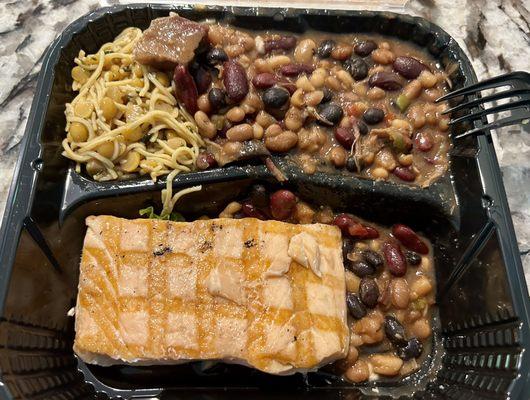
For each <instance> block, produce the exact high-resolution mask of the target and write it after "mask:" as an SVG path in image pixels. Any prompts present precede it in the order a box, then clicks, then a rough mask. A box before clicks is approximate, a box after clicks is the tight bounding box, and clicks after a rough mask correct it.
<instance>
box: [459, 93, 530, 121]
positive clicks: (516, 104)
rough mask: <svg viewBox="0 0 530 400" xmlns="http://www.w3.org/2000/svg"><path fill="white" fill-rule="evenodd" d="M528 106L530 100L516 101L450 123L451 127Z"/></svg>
mask: <svg viewBox="0 0 530 400" xmlns="http://www.w3.org/2000/svg"><path fill="white" fill-rule="evenodd" d="M528 105H530V100H528V99H525V100H519V101H514V102H513V103H506V104H501V105H498V106H495V107H491V108H487V109H485V110H480V111H478V112H476V113H471V114H467V115H464V116H462V117H460V118H457V119H452V120H451V121H449V125H454V124H458V123H459V122H464V121H469V120H473V119H477V118H480V117H482V116H484V115H489V114H495V113H498V112H500V111H504V110H513V109H516V108H522V107H526V106H528Z"/></svg>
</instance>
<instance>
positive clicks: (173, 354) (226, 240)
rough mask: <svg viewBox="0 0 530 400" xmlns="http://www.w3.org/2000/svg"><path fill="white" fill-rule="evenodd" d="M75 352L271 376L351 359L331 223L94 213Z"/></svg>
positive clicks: (113, 360)
mask: <svg viewBox="0 0 530 400" xmlns="http://www.w3.org/2000/svg"><path fill="white" fill-rule="evenodd" d="M86 224H87V226H88V229H87V233H86V236H85V240H84V246H83V254H82V259H81V268H80V277H79V292H78V297H77V306H76V311H75V315H76V321H75V330H76V336H75V343H74V350H75V352H76V353H77V354H78V356H79V357H80V358H81V359H82V360H84V361H85V362H88V363H94V364H100V365H111V364H143V365H151V364H161V363H163V364H168V363H169V364H170V363H181V362H186V361H195V360H220V361H224V362H230V363H239V364H243V365H247V366H251V367H254V368H257V369H259V370H261V371H264V372H268V373H271V374H292V373H294V372H305V371H309V370H314V369H316V368H318V367H320V366H322V365H324V364H327V363H329V362H331V361H333V360H336V359H339V358H343V357H345V356H346V354H347V351H348V345H349V330H348V326H347V322H346V302H345V274H344V267H343V264H342V250H341V235H340V231H339V229H338V228H337V227H335V226H330V225H323V224H312V225H293V224H289V223H284V222H279V221H260V220H258V219H254V218H244V219H224V218H221V219H210V220H197V221H194V222H171V221H160V220H153V219H136V220H127V219H121V218H116V217H112V216H97V217H96V216H91V217H88V218H87V219H86Z"/></svg>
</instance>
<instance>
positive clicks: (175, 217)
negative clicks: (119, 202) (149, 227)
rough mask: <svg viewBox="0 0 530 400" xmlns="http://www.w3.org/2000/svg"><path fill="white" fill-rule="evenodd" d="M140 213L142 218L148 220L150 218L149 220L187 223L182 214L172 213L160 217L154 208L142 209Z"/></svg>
mask: <svg viewBox="0 0 530 400" xmlns="http://www.w3.org/2000/svg"><path fill="white" fill-rule="evenodd" d="M139 213H140V215H141V216H146V218H148V219H161V220H166V221H175V222H185V221H186V220H185V219H184V217H183V216H182V214H181V213H178V212H175V211H174V212H172V213H171V214H166V215H158V214H156V213H155V209H154V207H152V206H151V207H146V208H142V209H141V210H140V211H139Z"/></svg>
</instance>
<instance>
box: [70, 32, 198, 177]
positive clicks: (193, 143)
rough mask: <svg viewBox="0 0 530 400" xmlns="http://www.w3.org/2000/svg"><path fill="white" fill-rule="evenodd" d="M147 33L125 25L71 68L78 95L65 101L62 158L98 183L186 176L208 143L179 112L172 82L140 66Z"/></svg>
mask: <svg viewBox="0 0 530 400" xmlns="http://www.w3.org/2000/svg"><path fill="white" fill-rule="evenodd" d="M141 37H142V30H140V29H138V28H127V29H125V30H124V31H123V32H122V33H121V34H120V35H118V36H117V37H116V39H115V40H114V41H113V42H110V43H106V44H104V45H103V46H101V48H100V49H99V51H98V52H97V53H95V54H86V53H85V51H83V50H81V51H80V52H79V55H78V57H77V58H76V59H75V64H76V66H75V67H74V68H73V69H72V77H73V84H72V88H73V90H74V91H77V92H78V94H77V96H76V97H75V98H74V99H73V100H72V102H71V103H68V104H66V110H65V114H66V121H67V122H66V131H67V132H68V133H67V136H66V138H65V139H64V140H63V143H62V144H63V148H64V152H63V155H64V156H66V157H68V158H70V159H72V160H74V161H75V162H76V163H77V166H76V168H77V171H78V172H81V168H82V166H84V168H85V169H86V172H87V173H88V175H90V176H92V177H93V179H95V180H97V181H107V180H114V179H126V178H128V177H131V176H137V175H138V174H140V175H149V176H150V177H151V178H152V179H153V180H156V179H157V177H159V176H163V175H168V174H170V173H172V175H170V177H169V178H170V179H168V180H171V179H172V178H173V177H174V176H175V175H176V174H178V173H181V172H189V171H192V170H193V169H194V168H195V163H196V159H197V156H198V154H199V148H200V147H201V146H202V145H203V140H202V138H201V136H200V135H199V133H198V130H197V126H196V124H195V121H194V120H193V117H191V116H190V115H189V114H188V113H187V112H186V111H185V110H184V109H183V108H181V107H180V105H179V103H178V102H177V100H176V98H175V96H174V90H173V89H172V87H171V77H170V76H168V74H166V73H164V72H161V71H160V70H157V69H156V68H154V67H151V66H148V65H144V64H140V63H139V62H138V61H136V59H135V57H134V55H133V51H134V48H135V46H136V44H137V43H138V41H139V40H140V38H141Z"/></svg>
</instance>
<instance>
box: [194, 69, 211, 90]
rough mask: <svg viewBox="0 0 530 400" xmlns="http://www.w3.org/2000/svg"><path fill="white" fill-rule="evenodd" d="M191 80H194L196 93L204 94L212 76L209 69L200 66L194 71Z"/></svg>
mask: <svg viewBox="0 0 530 400" xmlns="http://www.w3.org/2000/svg"><path fill="white" fill-rule="evenodd" d="M193 79H195V84H196V85H197V92H198V93H199V94H203V93H206V91H207V90H208V88H209V87H210V84H211V83H212V74H211V73H210V70H209V69H207V68H205V67H203V66H200V67H199V68H198V69H197V70H195V73H194V75H193Z"/></svg>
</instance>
